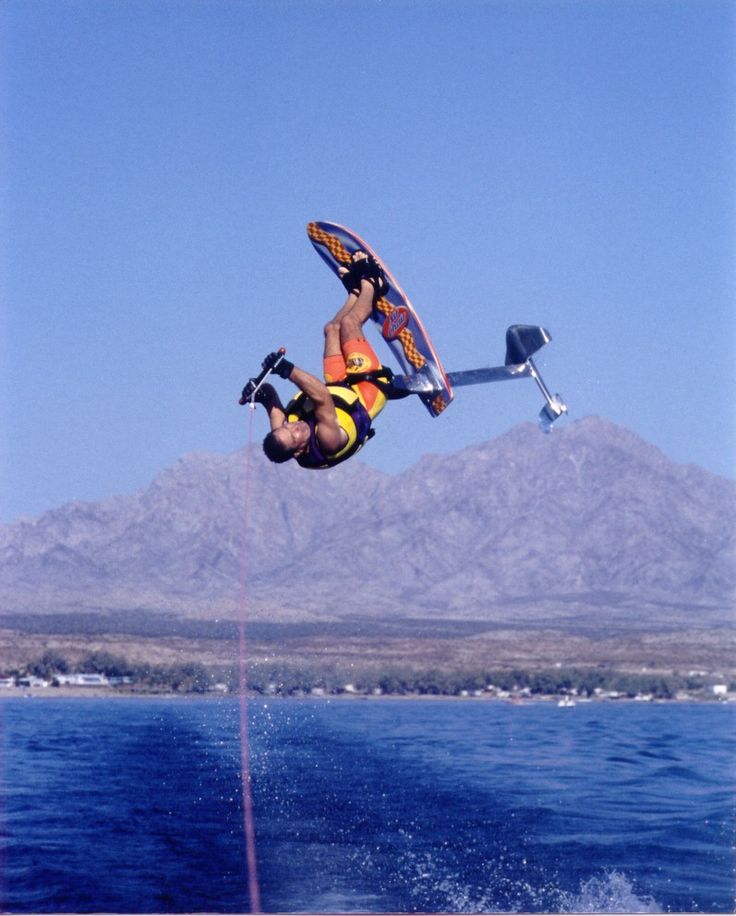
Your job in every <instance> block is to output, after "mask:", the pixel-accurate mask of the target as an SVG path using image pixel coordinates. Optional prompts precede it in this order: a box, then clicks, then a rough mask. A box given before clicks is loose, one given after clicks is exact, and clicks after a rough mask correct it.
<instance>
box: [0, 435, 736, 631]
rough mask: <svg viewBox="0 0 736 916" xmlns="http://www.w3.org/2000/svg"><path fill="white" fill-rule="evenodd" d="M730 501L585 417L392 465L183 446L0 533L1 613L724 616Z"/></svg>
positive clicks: (713, 486) (705, 622)
mask: <svg viewBox="0 0 736 916" xmlns="http://www.w3.org/2000/svg"><path fill="white" fill-rule="evenodd" d="M246 503H247V505H246ZM735 510H736V483H734V482H733V481H730V480H727V479H724V478H720V477H717V476H715V475H713V474H711V473H709V472H707V471H705V470H703V469H701V468H698V467H696V466H693V465H687V466H682V465H678V464H676V463H674V462H672V461H671V460H669V459H668V458H667V457H666V456H665V455H664V454H663V453H662V452H661V451H659V450H658V449H657V448H656V447H654V446H653V445H651V444H649V443H647V442H645V441H644V440H642V439H641V438H639V437H638V436H636V435H635V434H634V433H632V432H631V431H629V430H627V429H626V428H624V427H621V426H618V425H615V424H613V423H611V422H609V421H607V420H604V419H601V418H599V417H588V418H584V419H582V420H578V421H576V422H571V423H569V424H568V425H566V426H565V427H563V428H561V429H558V430H556V431H555V432H554V433H553V434H552V435H550V436H544V435H541V434H540V433H539V431H538V429H537V428H536V427H535V426H533V425H532V424H522V425H520V426H517V427H515V428H513V429H511V430H510V431H509V432H508V433H506V434H505V435H502V436H500V437H498V438H496V439H494V440H491V441H488V442H483V443H480V444H477V445H472V446H469V447H467V448H464V449H462V450H460V451H457V452H454V453H452V454H444V455H427V456H425V457H423V458H422V459H421V460H420V461H419V462H418V463H417V464H416V465H414V466H413V467H411V468H410V469H408V470H406V471H404V472H403V473H399V474H395V475H391V474H387V473H383V472H381V471H378V470H375V469H373V468H370V467H368V466H366V465H365V464H362V463H361V462H360V461H359V459H353V460H352V461H350V462H348V463H346V464H345V465H342V466H339V467H337V468H334V469H331V470H328V471H320V472H310V471H304V470H302V469H300V468H298V467H297V466H295V465H293V466H292V465H291V464H290V465H272V464H270V463H269V462H268V461H267V460H266V459H265V457H264V456H263V454H262V453H261V451H260V447H259V446H258V445H255V446H251V447H250V451H248V450H247V449H244V450H240V451H238V452H236V453H234V454H231V455H202V454H193V455H188V456H186V457H183V458H182V459H181V460H179V461H178V463H177V464H176V465H175V466H173V467H171V468H169V469H167V470H165V471H163V472H162V473H161V474H160V475H158V476H157V477H156V478H155V479H154V480H153V481H152V482H151V484H150V485H149V486H147V487H145V488H144V489H142V490H140V491H139V492H137V493H134V494H132V495H128V496H116V497H114V498H111V499H108V500H105V501H103V502H98V503H70V504H68V505H65V506H62V507H60V508H57V509H54V510H51V511H49V512H46V513H45V514H43V515H42V516H40V517H39V518H37V519H33V520H21V521H18V522H15V523H13V524H9V525H4V526H2V527H0V618H2V617H3V616H4V617H5V618H6V619H10V618H11V617H13V615H16V616H17V615H22V616H23V617H24V618H26V619H28V620H29V621H30V620H31V619H32V618H34V617H35V616H37V615H41V614H44V615H51V614H53V615H59V614H77V615H78V614H80V613H83V614H96V615H106V616H107V615H114V616H116V617H119V616H120V615H121V614H122V615H125V614H128V615H134V616H135V617H136V618H137V619H141V618H146V619H149V620H150V619H155V618H156V616H157V615H159V616H160V615H163V616H167V617H171V616H172V615H173V616H174V617H176V618H178V619H187V620H190V621H192V620H207V621H216V620H232V619H236V618H237V616H238V613H239V608H240V606H241V602H243V601H246V602H247V607H248V615H249V618H250V619H251V620H255V621H262V622H270V623H282V624H285V623H291V624H294V623H299V622H308V621H326V620H327V621H334V622H339V621H340V620H341V619H344V620H349V619H352V618H355V617H356V616H357V617H361V618H373V619H375V620H376V621H380V620H387V619H390V618H392V617H400V618H412V617H414V618H421V619H422V620H438V621H439V620H447V619H455V620H466V621H467V620H485V621H488V622H493V623H495V624H503V625H510V626H521V625H529V626H538V625H539V623H540V621H544V622H545V625H547V626H549V625H552V626H554V625H559V626H563V627H569V628H571V629H575V628H578V629H585V628H586V627H591V626H597V627H611V626H614V627H616V626H625V627H630V628H632V629H636V628H637V627H641V626H644V625H645V624H646V627H647V628H648V629H652V628H654V629H656V628H657V627H660V628H663V629H667V630H671V629H672V628H675V629H677V628H678V627H680V626H682V627H689V628H692V627H693V626H696V627H708V626H714V625H716V626H717V625H724V624H728V623H730V622H732V620H733V608H734V594H735V593H736V538H735V537H734V534H735V532H734V518H736V511H735ZM246 518H247V525H246ZM244 532H245V536H244ZM0 624H1V620H0Z"/></svg>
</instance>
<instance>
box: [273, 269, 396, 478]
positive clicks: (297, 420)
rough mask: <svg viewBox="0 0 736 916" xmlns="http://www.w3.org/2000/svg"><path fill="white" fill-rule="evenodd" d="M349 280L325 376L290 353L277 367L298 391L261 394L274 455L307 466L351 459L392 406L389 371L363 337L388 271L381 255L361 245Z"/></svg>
mask: <svg viewBox="0 0 736 916" xmlns="http://www.w3.org/2000/svg"><path fill="white" fill-rule="evenodd" d="M341 280H342V282H343V285H344V286H345V288H346V290H347V292H348V298H347V301H346V302H345V304H344V305H343V306H342V308H341V309H340V310H339V311H338V313H337V314H336V315H335V317H334V318H333V319H332V320H331V321H329V322H328V323H327V324H326V325H325V329H324V334H325V347H324V359H323V372H324V382H322V381H320V379H318V378H316V377H315V376H314V375H310V373H309V372H305V371H304V370H303V369H299V368H298V367H297V366H295V365H294V364H293V363H291V362H289V361H288V360H286V359H283V358H282V359H281V360H280V362H278V363H277V364H276V366H275V368H274V370H273V371H274V372H275V373H276V374H277V375H279V376H281V378H284V379H288V380H289V381H290V382H293V383H294V384H295V385H296V387H297V388H298V389H299V392H298V394H297V395H296V396H295V397H294V398H293V399H292V400H291V401H290V402H289V403H288V404H287V405H286V407H284V406H283V405H282V404H281V400H280V399H279V396H278V393H277V392H276V389H275V388H274V387H273V386H272V385H269V384H264V385H262V386H261V388H259V389H258V391H257V393H256V395H255V400H256V401H257V402H258V403H260V404H263V406H264V407H265V408H266V411H267V412H268V419H269V422H270V424H271V432H270V433H269V434H268V435H267V436H266V438H265V439H264V440H263V450H264V452H265V453H266V455H267V456H268V458H269V459H270V460H271V461H274V462H277V463H281V462H284V461H288V460H289V459H291V458H294V459H295V460H296V461H297V463H298V464H299V465H300V466H301V467H303V468H329V467H333V466H334V465H336V464H339V463H340V462H342V461H346V460H347V459H348V458H350V457H352V456H353V455H354V454H355V453H356V452H357V451H358V450H359V449H360V448H362V446H363V445H364V443H365V442H366V441H367V440H368V439H369V438H370V437H371V436H372V435H373V430H372V429H371V422H372V421H373V420H374V419H375V418H376V417H377V416H378V414H379V413H380V412H381V411H382V410H383V408H384V407H385V405H386V394H385V392H384V388H385V386H384V385H382V384H381V379H382V378H385V370H384V369H383V367H382V366H381V363H380V361H379V359H378V357H377V356H376V354H375V352H374V350H373V348H372V347H371V345H370V344H369V343H368V341H367V340H366V339H365V337H364V336H363V325H364V324H365V322H366V321H367V320H368V318H369V317H370V315H371V312H372V310H373V305H374V303H375V301H376V299H377V298H378V297H380V296H381V295H382V294H383V292H384V291H385V290H386V288H387V283H386V278H385V276H384V273H383V270H382V269H381V266H380V265H379V264H378V262H377V261H376V260H375V259H374V258H373V257H371V256H370V255H366V254H365V252H362V251H358V252H356V253H355V254H354V255H353V260H352V263H351V265H350V267H348V268H346V269H345V270H344V271H343V272H342V273H341Z"/></svg>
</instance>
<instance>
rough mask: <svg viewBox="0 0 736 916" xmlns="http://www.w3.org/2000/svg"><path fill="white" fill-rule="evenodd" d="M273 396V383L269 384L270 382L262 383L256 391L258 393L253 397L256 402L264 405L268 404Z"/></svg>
mask: <svg viewBox="0 0 736 916" xmlns="http://www.w3.org/2000/svg"><path fill="white" fill-rule="evenodd" d="M272 396H273V388H272V387H271V385H268V384H266V385H261V387H260V388H259V389H258V391H256V395H255V397H254V398H253V400H254V401H255V402H256V404H263V405H264V406H268V402H269V401H270V399H271V397H272Z"/></svg>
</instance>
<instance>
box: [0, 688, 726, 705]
mask: <svg viewBox="0 0 736 916" xmlns="http://www.w3.org/2000/svg"><path fill="white" fill-rule="evenodd" d="M24 699H26V700H32V699H51V700H186V701H192V700H206V701H217V700H239V699H240V694H239V693H237V692H224V691H208V692H205V693H194V692H192V693H174V692H162V693H155V692H143V691H132V690H131V691H121V690H117V689H116V688H104V687H76V688H75V687H66V688H65V687H35V688H34V687H30V688H28V687H23V688H5V689H1V690H0V704H1V703H2V702H3V701H4V700H24ZM245 699H246V700H247V701H248V702H252V701H263V702H264V703H270V702H283V701H288V700H292V701H295V702H315V703H316V702H320V703H324V702H333V701H334V702H356V701H370V702H381V701H388V702H398V701H402V700H403V701H406V702H417V701H422V700H424V701H427V702H432V703H436V702H441V701H445V702H475V703H503V704H505V705H508V706H531V705H539V704H546V705H551V706H556V707H559V708H572V707H575V706H590V705H591V704H596V705H598V704H601V703H606V704H622V703H627V704H628V703H635V704H636V705H637V706H639V705H642V704H646V705H659V706H662V705H665V706H670V705H678V706H679V705H682V704H688V703H689V704H698V705H701V704H703V705H720V706H728V705H730V704H734V703H736V696H734V697H727V698H724V699H720V698H717V697H696V696H688V697H671V698H663V697H656V698H655V697H652V698H637V697H572V698H571V699H572V701H573V702H572V703H569V704H568V703H563V704H560V701H561V700H563V699H565V697H564V696H563V695H542V696H521V697H499V696H494V695H492V694H488V695H482V696H457V695H455V694H429V693H427V694H420V693H406V694H398V693H393V694H390V693H384V694H379V695H374V694H354V693H338V694H323V695H319V694H316V695H305V696H281V695H279V694H261V693H248V694H246V696H245Z"/></svg>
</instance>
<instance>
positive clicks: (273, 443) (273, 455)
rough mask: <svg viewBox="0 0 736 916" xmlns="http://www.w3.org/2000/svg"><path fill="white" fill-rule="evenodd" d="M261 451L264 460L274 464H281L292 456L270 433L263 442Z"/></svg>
mask: <svg viewBox="0 0 736 916" xmlns="http://www.w3.org/2000/svg"><path fill="white" fill-rule="evenodd" d="M263 451H264V452H265V453H266V458H268V460H269V461H273V462H274V464H283V463H284V461H288V460H289V458H291V456H292V454H293V452H290V451H289V449H288V448H285V446H283V445H282V444H281V443H280V442H279V440H278V439H277V438H276V436H274V434H273V433H272V432H271V433H269V434H268V435H267V436H266V438H265V439H264V440H263Z"/></svg>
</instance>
